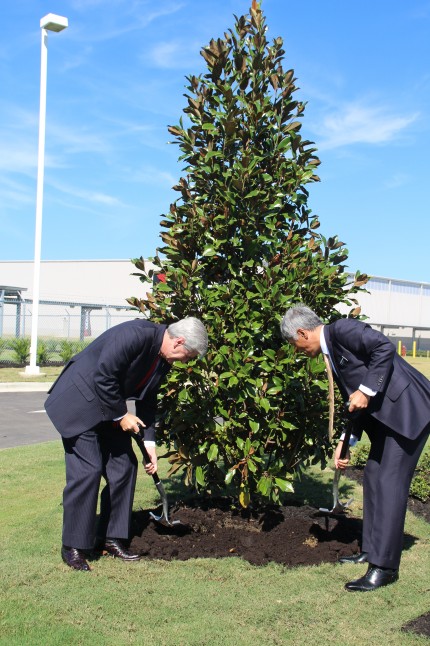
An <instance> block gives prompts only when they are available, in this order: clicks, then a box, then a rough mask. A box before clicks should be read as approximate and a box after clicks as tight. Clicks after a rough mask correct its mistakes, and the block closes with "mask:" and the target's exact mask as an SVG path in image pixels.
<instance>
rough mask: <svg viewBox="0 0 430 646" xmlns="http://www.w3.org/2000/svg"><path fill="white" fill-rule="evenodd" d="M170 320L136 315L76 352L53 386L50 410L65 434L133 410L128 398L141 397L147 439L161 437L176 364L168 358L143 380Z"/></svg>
mask: <svg viewBox="0 0 430 646" xmlns="http://www.w3.org/2000/svg"><path fill="white" fill-rule="evenodd" d="M165 330H166V326H165V325H157V324H155V323H150V322H149V321H144V320H140V319H136V320H134V321H127V322H126V323H120V324H119V325H116V326H114V327H112V328H111V329H110V330H107V331H106V332H104V333H103V334H101V335H100V336H99V337H98V338H97V339H95V340H94V341H92V343H90V344H89V345H88V346H87V347H86V348H85V349H84V350H83V351H82V352H80V353H79V354H77V355H75V356H74V357H73V358H72V359H71V360H70V361H69V362H68V363H67V365H66V366H65V367H64V370H63V372H62V373H61V374H60V376H59V377H58V379H57V380H56V382H55V383H54V384H53V386H52V387H51V389H50V390H49V391H48V392H49V395H48V398H47V400H46V402H45V408H46V412H47V413H48V415H49V417H50V419H51V420H52V422H53V424H54V426H55V427H56V429H57V430H58V431H59V433H60V434H61V435H62V436H63V437H73V436H75V435H80V434H81V433H83V432H85V431H87V430H89V429H90V428H93V427H94V426H96V425H97V424H99V423H100V422H107V421H112V420H113V419H115V418H118V417H121V416H123V415H125V414H126V413H127V404H126V400H127V399H136V400H139V402H140V405H139V413H138V416H139V417H140V418H141V419H142V421H143V422H144V423H145V425H146V429H145V439H150V440H153V439H155V430H154V420H155V414H156V408H157V392H158V387H159V384H160V381H161V380H162V379H163V378H164V376H165V375H166V374H167V372H168V371H169V369H170V365H169V364H168V363H167V362H166V361H164V360H163V359H159V361H158V363H156V368H155V371H154V372H153V373H152V375H151V377H150V378H149V380H148V381H147V382H146V383H145V384H144V385H142V380H143V378H144V377H145V375H147V374H148V372H149V371H150V369H151V367H152V366H153V365H154V362H156V361H157V359H158V353H159V350H160V347H161V343H162V341H163V336H164V332H165Z"/></svg>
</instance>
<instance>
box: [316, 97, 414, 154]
mask: <svg viewBox="0 0 430 646" xmlns="http://www.w3.org/2000/svg"><path fill="white" fill-rule="evenodd" d="M417 118H418V113H415V114H410V115H407V116H398V115H395V114H393V113H391V112H390V111H389V110H387V109H385V108H383V107H371V106H365V105H362V104H359V103H356V104H354V103H350V104H347V105H345V107H344V108H343V109H340V110H338V111H337V113H334V114H333V113H332V114H330V115H327V116H326V117H325V118H324V119H323V120H322V122H321V123H320V124H318V125H315V124H314V127H313V130H314V131H315V132H317V134H318V138H319V139H318V140H319V146H318V147H319V149H320V150H321V149H325V150H327V149H330V148H339V147H341V146H349V145H351V144H383V143H386V142H388V141H392V140H393V139H395V138H396V137H398V135H399V134H400V133H401V132H402V131H404V130H405V129H406V128H407V127H408V126H410V125H411V124H412V123H413V122H414V121H416V120H417Z"/></svg>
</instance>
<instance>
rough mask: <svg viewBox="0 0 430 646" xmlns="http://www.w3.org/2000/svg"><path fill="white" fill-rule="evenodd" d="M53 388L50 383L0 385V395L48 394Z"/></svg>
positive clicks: (33, 382)
mask: <svg viewBox="0 0 430 646" xmlns="http://www.w3.org/2000/svg"><path fill="white" fill-rule="evenodd" d="M51 386H52V383H49V382H40V383H37V382H35V381H32V382H28V383H26V382H22V381H17V382H11V383H7V382H6V383H0V393H31V392H39V393H46V392H48V390H49V389H50V387H51Z"/></svg>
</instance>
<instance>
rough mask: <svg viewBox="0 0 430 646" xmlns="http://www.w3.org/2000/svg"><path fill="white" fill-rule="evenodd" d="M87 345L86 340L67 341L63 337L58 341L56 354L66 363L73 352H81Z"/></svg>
mask: <svg viewBox="0 0 430 646" xmlns="http://www.w3.org/2000/svg"><path fill="white" fill-rule="evenodd" d="M87 345H88V342H87V341H69V340H68V339H63V340H62V341H61V342H60V350H59V352H58V354H59V355H60V357H61V359H62V361H64V363H67V362H68V361H70V359H71V358H72V357H74V356H75V354H78V352H81V350H83V349H84V348H85V347H86V346H87Z"/></svg>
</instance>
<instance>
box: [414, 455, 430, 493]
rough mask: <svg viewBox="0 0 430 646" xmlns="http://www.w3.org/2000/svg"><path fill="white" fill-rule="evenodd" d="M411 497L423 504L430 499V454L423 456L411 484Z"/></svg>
mask: <svg viewBox="0 0 430 646" xmlns="http://www.w3.org/2000/svg"><path fill="white" fill-rule="evenodd" d="M410 495H411V496H413V497H414V498H418V500H421V501H422V502H427V500H429V499H430V452H426V453H424V454H423V455H422V456H421V459H420V461H419V463H418V466H417V468H416V470H415V476H414V478H413V480H412V483H411V488H410Z"/></svg>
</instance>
